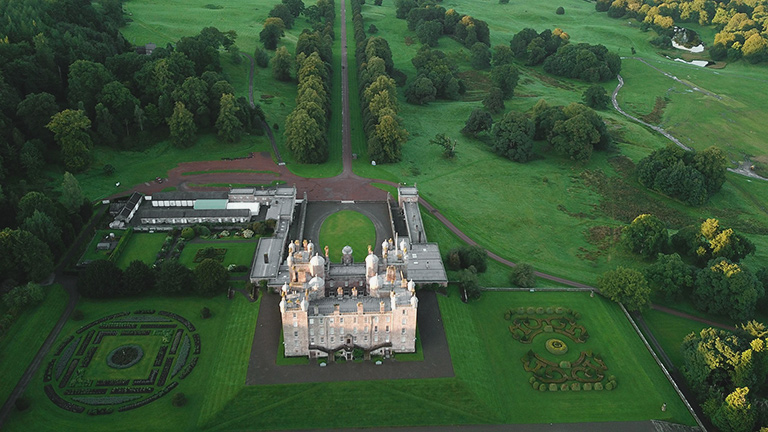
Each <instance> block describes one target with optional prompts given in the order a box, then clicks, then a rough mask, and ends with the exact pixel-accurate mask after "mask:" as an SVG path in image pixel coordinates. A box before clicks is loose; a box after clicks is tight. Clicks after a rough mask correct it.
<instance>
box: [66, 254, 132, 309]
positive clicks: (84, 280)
mask: <svg viewBox="0 0 768 432" xmlns="http://www.w3.org/2000/svg"><path fill="white" fill-rule="evenodd" d="M122 279H123V271H122V270H120V268H119V267H117V265H115V263H114V262H112V261H109V260H104V259H101V260H96V261H91V262H90V263H89V264H88V265H87V266H86V267H85V270H83V271H82V272H81V273H80V276H79V277H78V278H77V290H78V292H79V293H80V295H82V296H83V297H89V298H102V299H103V298H114V297H117V296H119V295H120V294H121V293H122V292H121V289H122V283H123V282H122Z"/></svg>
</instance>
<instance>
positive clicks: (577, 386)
mask: <svg viewBox="0 0 768 432" xmlns="http://www.w3.org/2000/svg"><path fill="white" fill-rule="evenodd" d="M571 390H573V391H579V390H581V384H579V383H577V382H576V383H573V384H571Z"/></svg>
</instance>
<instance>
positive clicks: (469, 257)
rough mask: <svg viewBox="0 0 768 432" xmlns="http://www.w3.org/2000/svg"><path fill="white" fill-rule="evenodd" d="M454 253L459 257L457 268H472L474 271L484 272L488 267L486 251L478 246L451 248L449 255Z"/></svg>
mask: <svg viewBox="0 0 768 432" xmlns="http://www.w3.org/2000/svg"><path fill="white" fill-rule="evenodd" d="M454 253H455V254H456V255H457V256H458V258H459V268H462V269H467V268H470V267H472V268H474V272H475V273H484V272H485V271H486V269H487V268H488V252H486V251H485V249H483V248H481V247H480V246H463V247H460V248H458V249H452V250H451V251H450V252H449V254H448V255H449V256H451V255H452V254H454Z"/></svg>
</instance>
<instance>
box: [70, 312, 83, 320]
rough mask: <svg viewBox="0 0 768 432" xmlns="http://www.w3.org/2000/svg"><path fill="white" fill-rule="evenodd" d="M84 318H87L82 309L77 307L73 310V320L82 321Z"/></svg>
mask: <svg viewBox="0 0 768 432" xmlns="http://www.w3.org/2000/svg"><path fill="white" fill-rule="evenodd" d="M83 318H85V314H84V313H83V311H81V310H80V309H75V311H74V312H72V321H82V319H83Z"/></svg>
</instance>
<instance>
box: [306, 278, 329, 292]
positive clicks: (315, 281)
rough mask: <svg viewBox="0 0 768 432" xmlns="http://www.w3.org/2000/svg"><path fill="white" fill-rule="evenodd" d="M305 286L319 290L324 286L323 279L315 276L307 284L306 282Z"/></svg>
mask: <svg viewBox="0 0 768 432" xmlns="http://www.w3.org/2000/svg"><path fill="white" fill-rule="evenodd" d="M307 288H309V289H311V290H320V289H323V288H325V281H324V280H323V278H321V277H318V276H315V277H313V278H312V279H311V280H310V281H309V284H307Z"/></svg>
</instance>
